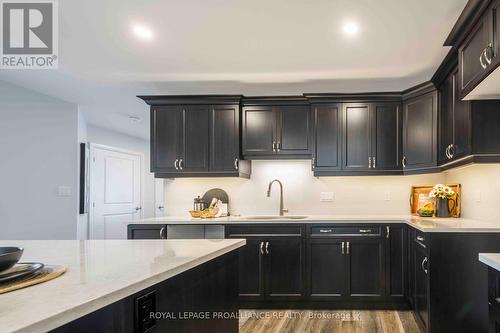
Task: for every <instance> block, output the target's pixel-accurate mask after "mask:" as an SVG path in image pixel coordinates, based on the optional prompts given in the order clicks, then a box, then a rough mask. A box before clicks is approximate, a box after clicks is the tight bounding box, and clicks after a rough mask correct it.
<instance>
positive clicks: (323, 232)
mask: <svg viewBox="0 0 500 333" xmlns="http://www.w3.org/2000/svg"><path fill="white" fill-rule="evenodd" d="M319 232H320V233H322V234H325V233H329V232H332V229H319Z"/></svg>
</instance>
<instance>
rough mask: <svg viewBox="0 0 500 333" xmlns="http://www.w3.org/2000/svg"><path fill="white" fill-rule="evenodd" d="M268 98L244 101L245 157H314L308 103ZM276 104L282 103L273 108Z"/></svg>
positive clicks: (301, 100)
mask: <svg viewBox="0 0 500 333" xmlns="http://www.w3.org/2000/svg"><path fill="white" fill-rule="evenodd" d="M269 99H271V98H269ZM269 99H263V100H261V99H259V98H255V99H252V98H248V99H245V100H244V102H243V103H244V106H243V112H242V114H243V119H242V148H243V149H242V150H243V157H244V158H245V159H250V160H251V159H290V158H311V154H312V150H313V147H312V119H311V118H312V117H311V108H310V105H309V103H308V102H307V101H306V100H305V99H301V98H294V100H292V101H288V100H285V101H281V100H275V99H271V100H269ZM295 99H298V101H295ZM273 102H274V103H280V104H278V105H272V104H271V103H273ZM294 102H296V103H297V104H293V103H294Z"/></svg>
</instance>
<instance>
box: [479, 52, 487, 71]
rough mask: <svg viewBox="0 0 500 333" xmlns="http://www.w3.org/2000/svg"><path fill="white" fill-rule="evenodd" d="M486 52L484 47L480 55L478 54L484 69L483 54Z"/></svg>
mask: <svg viewBox="0 0 500 333" xmlns="http://www.w3.org/2000/svg"><path fill="white" fill-rule="evenodd" d="M485 53H486V49H484V50H483V52H482V53H481V55H480V56H479V63H480V64H481V67H483V69H486V64H485V63H484V62H483V55H484V54H485Z"/></svg>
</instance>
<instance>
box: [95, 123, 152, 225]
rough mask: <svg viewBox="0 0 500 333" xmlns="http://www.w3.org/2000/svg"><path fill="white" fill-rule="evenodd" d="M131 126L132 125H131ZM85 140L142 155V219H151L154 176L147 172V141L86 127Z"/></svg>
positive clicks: (148, 163) (148, 161) (102, 129)
mask: <svg viewBox="0 0 500 333" xmlns="http://www.w3.org/2000/svg"><path fill="white" fill-rule="evenodd" d="M131 126H132V125H131ZM87 140H88V141H89V142H91V143H97V144H101V145H106V146H111V147H115V148H120V149H124V150H130V151H134V152H137V153H142V154H143V155H144V161H143V170H144V171H143V175H142V176H143V188H144V207H143V214H144V218H148V217H153V216H154V209H155V201H154V194H155V191H154V175H153V174H152V173H151V172H149V170H150V167H149V165H150V160H149V154H150V153H149V141H147V140H143V139H140V138H136V137H133V136H129V135H126V134H122V133H118V132H114V131H111V130H108V129H105V128H101V127H97V126H93V125H91V124H88V125H87Z"/></svg>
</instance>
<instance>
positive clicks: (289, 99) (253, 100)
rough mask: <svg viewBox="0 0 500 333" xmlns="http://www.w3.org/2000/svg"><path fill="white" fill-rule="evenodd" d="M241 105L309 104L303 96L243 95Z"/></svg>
mask: <svg viewBox="0 0 500 333" xmlns="http://www.w3.org/2000/svg"><path fill="white" fill-rule="evenodd" d="M241 103H242V105H243V106H259V105H301V104H309V101H308V100H307V98H305V97H304V96H243V98H242V100H241Z"/></svg>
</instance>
